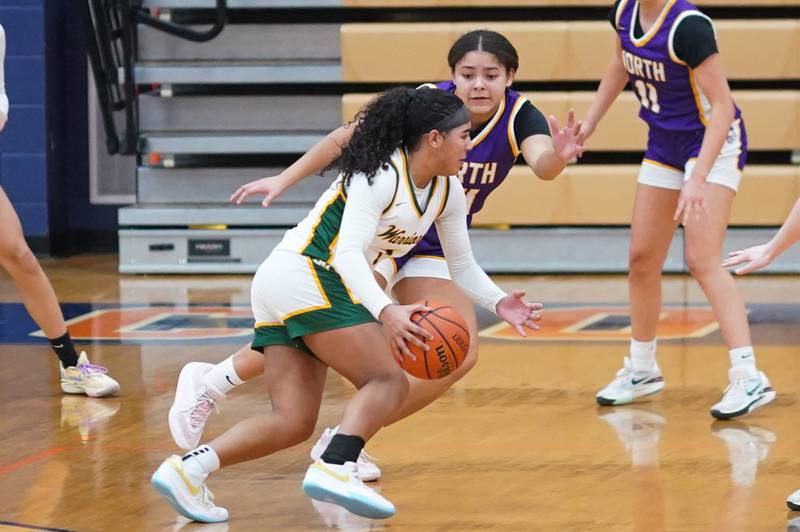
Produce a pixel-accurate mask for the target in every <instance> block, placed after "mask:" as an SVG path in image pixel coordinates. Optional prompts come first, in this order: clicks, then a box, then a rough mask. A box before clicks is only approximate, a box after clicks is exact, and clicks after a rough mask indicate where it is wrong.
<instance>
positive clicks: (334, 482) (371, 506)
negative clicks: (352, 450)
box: [303, 460, 395, 519]
mask: <svg viewBox="0 0 800 532" xmlns="http://www.w3.org/2000/svg"><path fill="white" fill-rule="evenodd" d="M303 493H305V494H306V495H308V496H309V497H311V498H312V499H316V500H318V501H322V502H332V503H334V504H338V505H339V506H343V507H344V508H346V509H347V510H349V511H351V512H353V513H354V514H356V515H360V516H362V517H369V518H370V519H386V518H387V517H391V516H393V515H394V513H395V508H394V504H392V503H391V502H389V501H387V500H386V499H384V498H383V497H382V496H381V495H380V494H378V492H376V491H375V490H373V489H372V488H368V487H367V486H366V484H364V483H363V482H362V481H361V479H360V478H358V466H357V465H356V464H355V462H347V463H345V464H343V465H337V464H328V463H325V462H323V461H322V460H317V461H316V462H314V463H313V464H311V465H310V466H308V470H307V471H306V476H305V478H304V479H303Z"/></svg>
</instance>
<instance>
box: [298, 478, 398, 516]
mask: <svg viewBox="0 0 800 532" xmlns="http://www.w3.org/2000/svg"><path fill="white" fill-rule="evenodd" d="M302 487H303V493H305V494H306V495H307V496H308V497H311V498H312V499H314V500H317V501H321V502H332V503H333V504H338V505H339V506H341V507H343V508H345V509H347V510H348V511H350V512H352V513H354V514H356V515H360V516H361V517H368V518H369V519H386V518H388V517H392V516H393V515H394V511H392V512H389V511H387V510H382V509H380V508H377V507H376V506H375V505H373V504H370V502H369V501H366V500H364V499H360V498H358V497H352V496H350V497H348V496H345V495H342V494H341V493H339V492H336V491H333V490H331V489H328V488H326V487H325V486H323V485H321V484H318V483H316V482H314V481H313V480H309V479H303V485H302Z"/></svg>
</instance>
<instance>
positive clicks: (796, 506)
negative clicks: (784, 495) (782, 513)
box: [786, 501, 800, 512]
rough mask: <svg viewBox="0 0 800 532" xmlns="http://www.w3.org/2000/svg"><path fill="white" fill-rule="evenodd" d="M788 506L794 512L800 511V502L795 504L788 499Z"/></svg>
mask: <svg viewBox="0 0 800 532" xmlns="http://www.w3.org/2000/svg"><path fill="white" fill-rule="evenodd" d="M786 506H788V507H789V509H790V510H792V511H793V512H800V504H795V503H793V502H792V501H786Z"/></svg>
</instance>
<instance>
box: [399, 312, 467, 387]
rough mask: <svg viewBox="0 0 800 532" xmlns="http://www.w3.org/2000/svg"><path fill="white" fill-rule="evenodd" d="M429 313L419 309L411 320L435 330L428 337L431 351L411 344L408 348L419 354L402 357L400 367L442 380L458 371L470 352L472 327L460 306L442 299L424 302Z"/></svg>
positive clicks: (424, 376) (430, 331)
mask: <svg viewBox="0 0 800 532" xmlns="http://www.w3.org/2000/svg"><path fill="white" fill-rule="evenodd" d="M422 303H423V304H424V305H425V306H427V307H428V308H430V309H431V310H430V311H429V312H415V313H414V314H412V315H411V321H412V322H414V323H416V324H417V325H419V326H420V327H422V328H423V329H425V330H426V331H428V332H429V333H431V335H433V339H431V340H427V341H426V343H427V344H428V347H429V348H430V349H428V351H424V350H423V349H422V348H420V347H418V346H416V345H414V344H411V343H409V344H407V345H408V350H409V351H411V353H412V354H413V355H414V356H416V357H417V359H416V360H411V359H410V358H408V357H401V361H400V366H401V367H402V368H403V369H404V370H406V372H408V373H409V374H411V375H413V376H414V377H417V378H418V379H441V378H442V377H446V376H448V375H450V374H451V373H452V372H454V371H455V370H456V369H457V368H458V367H459V366H461V364H462V363H463V362H464V359H465V358H466V357H467V353H468V352H469V329H468V328H467V323H466V322H465V321H464V318H462V317H461V315H460V314H459V313H458V312H456V309H454V308H453V307H451V306H450V305H448V304H446V303H442V302H440V301H424V302H422Z"/></svg>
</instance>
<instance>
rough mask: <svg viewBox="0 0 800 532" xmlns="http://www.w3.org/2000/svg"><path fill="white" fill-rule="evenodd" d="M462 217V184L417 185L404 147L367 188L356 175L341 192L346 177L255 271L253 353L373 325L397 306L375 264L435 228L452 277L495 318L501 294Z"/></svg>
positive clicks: (450, 180) (444, 180)
mask: <svg viewBox="0 0 800 532" xmlns="http://www.w3.org/2000/svg"><path fill="white" fill-rule="evenodd" d="M466 212H467V211H466V200H465V198H464V189H463V188H462V186H461V183H460V182H459V181H458V179H457V178H456V177H455V176H450V177H442V176H437V177H434V178H433V179H432V180H431V182H430V183H429V184H428V186H427V187H426V188H424V189H419V188H417V187H416V186H415V185H414V182H413V180H412V179H411V176H410V174H409V169H408V157H407V155H406V153H405V151H404V150H403V149H402V148H398V149H397V150H395V151H394V153H393V154H392V156H391V157H390V159H389V161H387V164H386V165H385V168H381V169H380V170H379V171H378V172H377V174H376V175H375V177H374V178H373V179H372V184H371V185H370V184H369V182H368V181H367V178H366V177H365V176H364V175H362V174H355V175H354V176H352V178H351V179H350V183H349V186H347V187H345V186H344V182H343V179H342V178H341V176H340V177H339V178H338V179H337V180H336V181H334V183H333V184H332V185H331V186H330V188H328V190H326V191H325V193H324V194H323V195H322V197H320V199H319V200H318V201H317V203H316V205H315V206H314V208H313V209H312V210H311V212H310V213H309V214H308V216H307V217H306V218H305V219H304V220H303V221H302V222H300V223H299V224H298V225H297V226H296V227H294V228H293V229H290V230H289V231H287V233H286V235H285V236H284V237H283V240H282V241H281V242H280V244H278V245H277V246H276V247H275V249H274V250H273V251H272V253H271V254H270V256H269V257H267V259H266V260H265V261H264V262H263V263H262V264H261V266H260V267H259V269H258V271H257V272H256V275H255V278H254V279H253V285H252V288H251V301H252V306H253V315H254V316H255V320H256V325H255V338H254V340H253V347H255V348H263V347H264V346H268V345H289V346H293V347H298V348H301V349H304V350H307V349H306V348H305V345H304V344H303V343H302V340H301V339H300V337H302V336H303V335H306V334H311V333H315V332H321V331H326V330H330V329H337V328H341V327H349V326H353V325H358V324H361V323H366V322H370V321H375V320H377V319H378V316H380V313H381V311H382V310H383V309H384V307H386V306H387V305H390V304H392V303H393V301H392V300H391V299H390V298H389V297H388V296H387V295H386V293H384V291H383V290H381V288H380V286H378V283H377V282H376V281H375V279H374V277H373V275H372V267H373V265H374V264H376V263H377V262H378V261H379V260H380V259H381V258H382V257H386V256H393V257H399V256H402V255H404V254H405V253H407V252H408V251H409V250H411V249H412V248H413V247H414V245H415V244H416V243H417V242H419V241H420V240H421V239H422V237H423V236H424V235H425V233H426V232H427V231H428V229H429V228H430V226H431V225H432V224H433V223H434V222H435V223H436V227H437V230H438V232H439V235H440V238H441V240H442V244H443V246H444V251H445V257H446V259H447V263H448V267H449V269H450V273H451V275H452V278H453V280H454V281H455V282H456V284H457V285H458V286H459V287H460V288H461V289H462V290H464V292H465V293H466V294H467V295H469V296H470V297H471V298H472V299H473V300H474V301H476V302H477V303H479V304H480V305H482V306H484V307H485V308H487V309H489V310H490V311H492V312H494V311H495V306H496V305H497V302H498V301H499V300H500V299H502V298H503V297H505V293H504V292H503V291H502V290H500V288H498V287H497V285H495V284H494V283H493V282H492V281H491V280H490V279H489V277H488V276H487V275H486V274H485V273H484V272H483V270H481V268H480V267H479V266H478V265H477V263H476V262H475V259H474V257H473V255H472V249H471V247H470V243H469V235H468V233H467V223H466Z"/></svg>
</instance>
